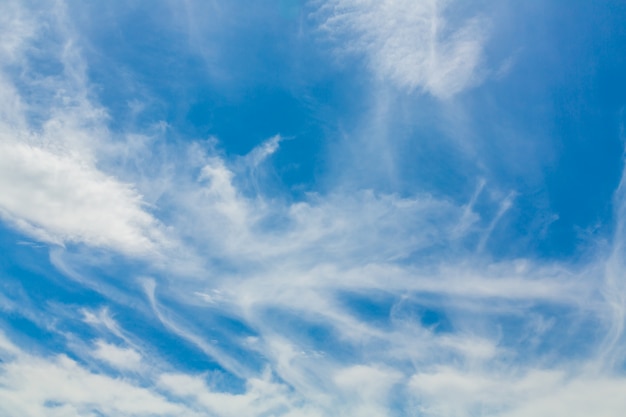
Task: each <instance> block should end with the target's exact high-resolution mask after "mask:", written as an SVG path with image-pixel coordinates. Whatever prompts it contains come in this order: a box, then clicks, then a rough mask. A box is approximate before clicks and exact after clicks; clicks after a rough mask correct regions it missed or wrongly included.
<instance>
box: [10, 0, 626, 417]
mask: <svg viewBox="0 0 626 417" xmlns="http://www.w3.org/2000/svg"><path fill="white" fill-rule="evenodd" d="M10 4H11V8H10V9H11V10H12V12H11V13H13V15H12V16H13V17H12V18H11V19H7V20H2V24H3V25H13V26H10V27H11V28H14V29H15V31H13V32H11V33H14V34H16V35H15V36H13V37H12V38H10V39H9V40H7V41H6V43H4V44H2V45H3V46H2V51H3V52H1V53H2V54H4V55H3V57H5V58H6V59H7V60H6V61H5V64H4V66H3V67H2V68H3V71H2V77H1V78H0V96H1V97H2V98H6V100H0V102H3V103H7V102H10V103H14V105H3V107H2V111H1V114H0V191H1V192H0V213H1V214H2V219H3V220H4V221H5V223H7V224H9V225H11V226H12V227H14V228H16V229H18V230H19V231H20V232H21V233H25V234H28V235H30V237H31V238H32V239H35V240H38V241H40V242H45V243H46V244H49V245H52V246H54V249H53V250H52V251H50V252H49V253H48V254H47V255H48V256H47V257H45V259H43V260H42V264H44V265H45V268H51V267H54V268H56V269H57V270H58V272H59V273H61V274H62V275H63V277H64V278H68V279H70V280H71V285H68V284H67V283H66V282H63V283H61V284H59V283H49V285H50V286H51V287H54V285H59V287H63V288H65V289H66V287H68V286H69V287H71V289H70V290H67V291H71V296H67V297H65V298H64V297H58V298H59V299H55V295H54V294H53V293H54V291H49V292H48V293H46V294H44V295H43V296H42V297H43V299H44V301H45V302H43V303H40V305H38V304H37V303H35V302H32V301H30V300H29V299H28V297H26V296H24V297H22V298H19V299H17V300H9V297H8V296H3V295H0V309H1V311H2V313H3V314H4V315H8V314H9V313H10V314H13V315H15V316H20V317H21V318H22V319H24V320H27V321H28V322H29V323H33V325H34V326H35V327H38V328H39V327H42V328H45V331H46V332H47V334H53V335H54V336H55V337H56V338H57V339H55V340H59V342H58V343H57V344H56V345H55V346H53V347H48V346H30V345H28V343H20V342H21V339H20V338H19V337H17V338H16V340H9V337H12V336H14V335H15V334H16V333H19V332H16V331H8V330H7V331H6V332H5V333H6V334H7V335H9V336H4V334H3V333H0V359H1V360H0V411H1V412H3V413H5V414H7V415H20V416H22V415H23V416H33V417H38V416H50V415H52V416H57V415H58V416H68V415H139V416H140V415H145V416H148V415H156V416H174V415H175V416H201V415H215V416H241V415H246V416H248V415H249V416H269V415H273V416H290V417H303V416H304V417H315V416H320V417H321V416H344V415H355V416H395V415H419V416H422V415H424V416H447V417H456V416H459V417H465V416H473V415H493V416H505V417H530V416H542V415H545V416H547V415H555V414H567V415H572V416H578V415H581V416H582V415H590V414H593V415H598V416H618V415H621V413H623V410H624V407H626V404H625V403H624V400H623V399H622V398H623V395H620V394H619V393H620V392H622V391H623V390H624V387H625V384H626V382H625V381H626V379H625V377H624V375H623V372H622V371H621V370H620V369H621V368H620V366H621V364H622V363H623V360H624V356H623V353H622V352H621V350H620V346H621V344H622V342H623V340H624V314H625V311H626V308H625V307H624V306H625V301H624V297H623V296H622V295H621V294H622V293H623V291H622V290H623V282H622V281H623V280H622V279H621V277H622V275H623V274H624V271H625V270H626V269H625V266H624V264H623V262H622V261H621V259H622V258H623V256H622V255H623V253H622V252H623V246H624V244H623V236H622V235H623V230H622V229H623V222H624V215H625V214H624V213H623V211H624V207H625V205H624V195H623V186H621V187H620V188H619V189H618V190H617V192H616V194H615V202H614V206H615V207H616V208H617V210H616V211H617V213H616V215H617V228H616V234H615V238H614V241H613V242H612V243H611V247H610V249H611V250H610V251H608V254H607V255H596V256H590V257H589V259H588V260H587V261H586V262H578V263H568V262H557V261H553V260H546V259H534V258H532V257H529V258H518V259H501V260H495V259H494V257H493V256H491V255H490V253H489V245H487V241H488V240H490V239H491V238H492V235H493V232H494V230H495V229H496V227H497V226H498V225H499V224H500V222H501V221H502V219H503V218H504V217H505V216H507V213H508V211H509V210H510V209H511V208H513V207H515V205H516V201H517V200H515V199H514V198H513V197H514V194H513V193H511V194H508V196H507V195H506V194H504V195H505V197H504V198H503V199H502V201H501V202H497V201H494V200H496V199H495V198H491V199H490V198H486V197H485V195H487V194H489V189H490V183H489V182H488V181H484V180H478V181H477V182H478V186H477V189H476V191H475V193H474V194H473V195H470V196H469V198H468V201H461V199H457V200H453V199H451V198H449V197H447V196H446V194H445V193H439V194H435V193H427V192H414V193H402V194H400V193H399V192H394V191H393V190H391V191H386V192H384V191H381V190H378V189H373V188H374V187H369V188H368V187H364V186H362V185H359V186H357V187H354V186H351V184H346V183H340V184H337V183H335V184H334V186H330V187H327V188H326V189H325V190H323V191H322V190H318V191H316V192H314V191H311V192H309V193H306V194H305V195H304V196H303V197H301V198H295V197H293V196H286V195H281V194H276V193H267V192H266V190H265V188H264V179H263V175H262V171H263V167H264V164H270V163H271V158H270V157H271V156H272V155H274V154H276V153H278V152H280V151H281V147H282V146H284V143H283V142H282V137H281V136H280V135H276V136H273V137H270V138H268V139H267V140H266V141H265V142H262V143H260V144H259V145H258V146H257V147H255V148H253V149H252V150H251V151H250V152H249V153H248V154H247V155H243V156H231V155H227V154H226V153H225V152H222V151H219V150H218V149H217V148H218V147H219V144H218V141H219V139H212V140H210V141H208V142H207V141H200V140H195V139H189V140H187V141H176V140H171V141H167V140H166V139H167V138H166V136H167V129H153V130H151V131H139V132H136V131H135V132H122V133H117V134H115V135H114V134H113V133H112V132H111V131H110V130H109V129H108V127H107V126H108V118H107V117H108V116H107V113H106V110H105V109H104V108H103V107H102V106H101V105H99V104H98V100H97V99H95V98H94V97H93V95H92V94H91V93H90V91H91V90H90V81H89V77H88V76H87V74H88V71H86V70H85V67H86V63H85V62H83V60H82V58H81V54H80V48H78V47H77V46H76V44H75V43H73V42H71V41H72V40H73V39H74V35H72V33H71V30H69V29H68V30H65V29H64V30H60V29H59V33H57V35H58V39H57V41H58V42H57V41H55V42H53V44H54V46H55V48H51V49H46V50H45V51H44V52H45V54H47V55H46V57H47V59H50V60H52V61H53V62H55V63H57V64H59V65H60V67H59V68H61V70H59V71H57V72H55V73H54V74H47V75H45V74H43V73H42V72H41V71H40V72H37V71H34V72H32V73H28V74H26V73H27V72H28V71H26V72H24V73H19V74H18V72H19V71H18V72H16V71H13V70H12V68H10V67H11V65H14V66H16V67H20V68H22V67H25V66H29V65H31V64H32V62H31V58H32V57H29V56H28V54H27V51H28V50H31V49H32V48H35V49H36V42H34V41H33V39H39V38H41V37H42V36H43V35H42V34H41V33H39V32H38V30H40V27H41V26H43V25H42V23H41V22H39V23H38V22H37V21H36V19H34V20H28V19H26V18H25V16H28V15H29V13H27V12H26V11H25V10H23V9H22V8H21V6H20V5H19V4H18V3H17V2H13V3H10ZM59 4H61V3H59ZM317 4H318V5H319V3H317ZM450 7H452V3H448V2H437V1H429V2H419V3H416V2H409V1H395V2H394V1H381V2H373V1H352V0H333V1H328V2H325V3H323V4H321V5H319V12H318V13H319V14H318V15H317V17H323V18H322V20H323V21H324V23H323V27H324V28H325V29H326V30H328V31H329V33H331V34H332V35H333V36H338V37H342V39H345V40H346V45H347V49H348V50H349V52H357V53H361V54H364V55H365V56H366V59H367V60H368V62H369V63H370V66H371V68H372V70H373V71H375V72H376V74H378V76H379V77H381V79H384V80H386V81H387V82H389V81H391V82H392V83H395V84H396V85H397V86H400V87H402V88H409V89H420V90H423V91H426V92H428V93H430V94H432V95H434V96H436V97H438V98H441V99H445V98H448V97H452V96H453V95H455V94H458V93H460V92H461V91H465V90H466V89H468V88H469V87H470V86H471V85H474V83H477V82H479V81H480V68H481V63H480V62H481V58H480V57H481V53H482V52H481V51H482V48H483V44H484V42H485V39H486V38H485V36H486V34H485V32H484V31H483V21H482V20H480V19H479V18H474V19H472V18H470V19H469V20H462V21H461V23H460V24H457V23H446V22H453V21H454V22H457V20H455V19H452V17H450V16H451V14H450V12H449V9H447V8H450ZM187 10H193V9H192V8H188V9H187ZM54 11H55V13H52V15H54V16H56V19H60V20H58V21H51V22H49V26H48V27H49V28H52V29H51V30H53V29H54V28H55V27H57V26H58V27H62V28H67V27H69V23H68V21H67V20H63V19H64V18H63V13H64V11H63V8H62V7H60V8H59V9H58V10H57V9H54ZM39 18H42V17H37V19H39ZM55 25H56V26H55ZM7 27H8V26H7ZM53 31H54V30H53ZM55 33H56V32H55ZM3 42H4V41H3ZM7 51H8V52H7ZM42 53H43V52H42ZM342 53H343V52H342ZM25 74H26V75H25ZM29 74H30V75H29ZM20 77H26V78H20ZM24 85H28V86H32V88H36V89H37V91H38V92H41V97H44V98H46V102H45V103H43V104H42V103H40V102H37V101H36V100H35V99H34V95H32V94H28V91H27V89H25V88H23V86H24ZM383 107H385V106H383ZM385 111H386V110H385V108H383V109H382V110H380V112H381V114H382V115H381V119H385V120H384V121H383V122H381V125H384V124H385V123H386V122H388V120H386V119H387V115H386V114H384V113H385ZM160 126H163V124H161V125H160ZM386 134H387V133H385V131H384V128H382V127H381V129H380V130H379V131H374V132H372V135H374V136H376V137H374V138H373V139H372V141H371V143H370V144H371V149H369V151H370V152H372V153H375V152H378V153H384V152H385V151H386V150H387V148H386V144H385V143H384V142H385V138H384V137H383V136H385V135H386ZM152 138H156V139H155V140H161V142H160V146H162V147H163V149H164V150H162V151H161V154H162V155H161V154H160V155H159V156H158V157H155V156H154V155H151V154H150V152H148V150H149V148H150V146H152V145H153V144H154V142H153V141H152ZM163 155H164V156H163ZM394 165H395V164H394V163H393V161H391V162H389V169H393V168H394ZM145 196H149V197H145ZM483 197H484V198H483ZM148 200H149V202H150V205H148V204H147V201H148ZM480 205H482V206H485V205H488V206H489V207H488V209H484V210H479V207H478V206H480ZM483 208H484V207H483ZM62 245H66V246H67V248H66V249H63V248H62V247H59V246H62ZM74 245H76V246H79V247H80V250H75V248H73V246H74ZM20 250H24V251H26V250H40V249H39V248H30V247H29V246H27V245H20ZM110 253H113V254H116V255H119V254H122V255H123V257H122V258H124V259H123V260H120V257H119V256H118V257H115V256H113V255H111V256H110V257H108V256H106V255H108V254H110ZM103 254H104V255H103ZM155 260H158V262H155ZM45 268H43V267H42V269H45ZM6 279H7V281H9V282H10V283H12V284H11V285H14V286H15V287H17V288H22V287H21V286H20V282H19V281H20V278H19V277H13V276H7V278H6ZM68 281H69V280H68ZM22 284H23V285H26V284H27V283H26V282H24V283H22ZM8 287H9V284H7V288H8ZM5 290H6V289H5V287H4V286H3V287H0V294H4V292H5ZM6 291H8V290H6ZM46 291H48V290H46ZM14 292H16V293H17V292H18V290H15V291H14ZM83 292H84V293H85V294H88V295H86V296H85V297H84V298H81V296H82V294H83ZM77 294H78V295H77ZM94 294H95V295H94ZM96 296H97V297H96ZM16 298H17V297H16ZM94 300H96V301H94ZM77 311H78V312H80V313H81V314H78V315H77V314H76V312H77ZM116 315H117V316H116ZM47 316H52V317H53V319H50V320H47V321H46V320H44V319H41V317H47ZM0 318H1V319H2V321H0V325H2V326H6V327H7V328H9V327H11V326H10V325H8V324H7V323H9V322H10V320H9V318H6V320H5V317H4V316H3V317H0ZM118 319H119V320H118ZM163 340H166V341H169V342H168V343H164V342H163ZM29 342H32V343H31V344H36V342H35V341H34V339H32V340H31V339H29ZM42 344H45V341H44V342H42ZM165 344H168V345H167V346H165ZM172 351H174V353H172ZM179 352H185V354H180V353H179ZM187 353H189V354H187ZM188 356H193V358H192V359H198V360H200V359H202V360H204V361H206V363H210V366H209V365H206V366H205V362H202V363H203V365H202V366H198V368H200V369H190V368H193V366H192V365H189V364H188V363H186V362H185V361H186V360H187V361H189V360H190V359H189V357H188Z"/></svg>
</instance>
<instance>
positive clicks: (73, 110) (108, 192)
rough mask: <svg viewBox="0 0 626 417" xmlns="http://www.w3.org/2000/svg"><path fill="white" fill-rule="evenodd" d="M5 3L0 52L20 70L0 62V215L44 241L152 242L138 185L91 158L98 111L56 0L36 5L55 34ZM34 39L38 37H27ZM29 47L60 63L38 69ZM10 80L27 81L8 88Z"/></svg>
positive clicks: (99, 134)
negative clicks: (51, 69)
mask: <svg viewBox="0 0 626 417" xmlns="http://www.w3.org/2000/svg"><path fill="white" fill-rule="evenodd" d="M10 5H11V7H9V8H8V9H7V11H10V12H12V14H11V15H10V16H9V17H7V15H6V14H4V15H3V20H2V22H0V23H2V24H3V30H6V31H7V32H8V33H11V37H10V39H9V40H7V41H3V44H2V49H1V50H0V52H1V53H2V54H3V55H4V57H5V58H6V61H5V62H4V64H5V65H9V64H11V65H16V66H18V67H19V68H21V72H18V73H17V74H16V73H15V71H13V72H11V71H9V70H7V69H6V68H5V70H4V71H3V73H2V75H0V95H1V96H2V97H3V100H2V102H3V103H7V105H6V106H3V108H2V109H1V110H0V190H2V192H1V193H0V216H1V217H2V218H3V219H4V220H5V221H7V222H9V223H11V224H12V225H13V226H15V227H16V228H18V229H20V230H21V231H22V232H25V233H27V234H30V235H31V236H33V237H35V238H37V239H39V240H42V241H46V242H49V243H55V244H59V245H63V244H65V243H84V244H87V245H91V246H96V247H103V248H107V249H114V250H116V251H119V252H122V253H127V254H132V255H145V254H148V253H155V252H157V250H158V247H159V245H162V244H164V243H165V238H164V237H163V235H162V233H161V231H160V226H159V223H158V222H157V221H156V220H155V219H154V218H153V217H152V215H151V214H149V213H148V212H147V210H146V208H147V207H146V206H145V204H144V203H143V201H142V197H141V195H140V194H139V193H138V192H137V190H135V189H134V188H133V186H132V185H130V184H125V183H124V182H122V181H119V180H118V179H116V178H115V177H114V176H112V175H110V174H106V173H104V172H102V171H101V169H100V168H99V166H98V158H99V157H101V156H102V157H104V156H105V155H104V154H103V153H102V152H101V151H102V150H103V149H104V148H105V147H103V146H102V147H101V145H99V143H102V142H106V141H108V140H109V138H108V137H107V136H108V132H107V129H106V127H105V124H104V122H105V120H106V113H105V112H104V110H103V109H101V108H99V107H98V106H96V105H93V104H92V102H91V100H90V98H89V95H90V92H89V88H88V86H87V85H86V84H87V82H86V76H85V65H84V63H83V62H82V60H81V58H80V54H79V53H78V51H77V47H76V45H74V43H73V39H72V37H71V34H70V31H69V30H68V29H67V28H69V27H70V26H69V25H68V24H67V21H65V20H64V19H65V17H64V16H63V7H62V5H61V3H59V4H56V5H54V6H53V5H51V10H50V13H49V15H45V16H48V17H46V19H47V20H46V23H47V25H46V26H47V27H48V30H49V31H52V32H53V33H55V35H57V36H58V38H59V39H60V40H59V41H58V42H56V43H55V41H54V40H53V39H55V37H54V36H50V34H49V33H45V31H44V30H42V27H44V25H43V23H42V22H37V21H36V19H27V18H26V16H29V14H30V13H28V12H26V11H25V10H24V9H22V7H20V6H19V3H18V2H12V3H10ZM35 15H37V14H36V13H35ZM40 17H41V16H40ZM55 19H57V20H58V21H57V20H55ZM6 25H9V27H5V26H6ZM14 27H15V29H16V30H15V31H13V29H14ZM17 29H19V30H17ZM47 36H48V37H50V38H51V39H47V38H46V37H47ZM9 41H10V42H9ZM43 41H45V42H47V43H46V45H45V47H41V46H38V44H37V43H36V42H43ZM5 43H6V45H5ZM29 54H31V55H32V54H34V55H43V56H45V57H46V59H49V60H50V61H51V62H56V63H58V64H59V66H60V67H61V68H63V71H62V72H60V73H53V74H51V75H45V74H38V73H37V72H36V69H34V68H31V66H32V63H31V62H30V55H29ZM19 84H26V85H28V86H29V88H30V89H31V90H32V91H30V90H28V89H18V88H16V87H15V85H19Z"/></svg>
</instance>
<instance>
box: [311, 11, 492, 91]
mask: <svg viewBox="0 0 626 417" xmlns="http://www.w3.org/2000/svg"><path fill="white" fill-rule="evenodd" d="M449 3H450V2H448V1H437V0H435V1H418V2H416V1H411V0H400V1H374V0H372V1H355V0H331V1H328V2H325V3H324V4H323V6H322V8H321V12H322V14H323V15H324V16H326V20H325V21H324V23H323V25H322V28H323V29H325V30H327V31H328V32H329V35H330V36H331V37H333V38H335V37H337V38H338V39H339V41H338V45H337V49H338V50H339V52H341V53H344V52H357V53H362V54H365V56H366V59H367V60H368V61H369V64H370V67H371V69H372V70H373V71H374V72H375V73H376V74H377V75H378V76H379V77H381V78H383V79H388V80H390V81H392V82H393V83H395V84H397V85H398V86H400V87H408V88H409V89H420V90H423V91H426V92H428V93H430V94H432V95H434V96H436V97H438V98H448V97H451V96H453V95H454V94H456V93H459V92H461V91H463V90H465V89H466V88H468V87H470V86H472V85H473V84H475V83H477V82H478V81H480V78H481V74H480V64H481V59H482V53H483V44H484V41H485V37H486V36H485V35H486V33H485V31H486V22H485V21H484V20H483V19H480V18H476V17H472V18H469V19H465V21H463V22H462V23H461V25H460V26H458V27H456V26H455V25H451V24H449V22H448V19H447V18H446V17H447V16H446V15H447V13H446V12H447V10H446V9H448V8H452V7H451V6H450V4H449Z"/></svg>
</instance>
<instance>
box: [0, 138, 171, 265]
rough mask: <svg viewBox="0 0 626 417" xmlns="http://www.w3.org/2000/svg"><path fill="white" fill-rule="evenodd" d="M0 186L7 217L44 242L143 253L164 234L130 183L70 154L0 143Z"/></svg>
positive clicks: (1, 201) (6, 218)
mask: <svg viewBox="0 0 626 417" xmlns="http://www.w3.org/2000/svg"><path fill="white" fill-rule="evenodd" d="M0 189H2V193H0V209H1V211H2V216H3V217H4V219H5V220H8V221H9V222H11V223H13V224H14V225H16V226H17V227H18V228H20V229H21V230H22V231H25V232H27V233H29V234H31V235H33V236H34V237H36V238H38V239H40V240H43V241H47V242H51V243H56V244H64V243H86V244H88V245H92V246H96V247H106V248H111V249H115V250H120V251H122V252H125V253H131V254H142V253H149V252H151V251H154V250H155V249H156V246H157V244H158V241H159V240H161V239H162V238H161V236H160V235H159V232H158V231H157V229H158V224H157V222H156V221H155V220H154V219H153V218H152V216H151V215H150V214H148V213H147V212H146V211H145V210H144V209H143V207H142V202H141V196H140V195H139V194H138V193H137V192H136V191H135V190H133V189H132V187H130V186H128V185H126V184H123V183H120V182H119V181H117V180H116V179H114V178H112V177H110V176H107V175H105V174H103V173H102V172H100V171H98V170H97V169H95V168H94V167H92V166H89V164H88V163H85V162H84V161H81V160H80V159H79V158H76V157H73V156H70V155H58V154H55V153H53V152H51V151H48V150H46V149H43V148H41V147H36V146H32V145H29V144H25V143H15V142H13V143H11V142H9V141H6V142H4V143H2V142H0Z"/></svg>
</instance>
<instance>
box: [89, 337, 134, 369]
mask: <svg viewBox="0 0 626 417" xmlns="http://www.w3.org/2000/svg"><path fill="white" fill-rule="evenodd" d="M93 356H94V357H96V358H98V359H101V360H103V361H105V362H107V363H108V364H110V365H112V366H114V367H116V368H120V369H124V370H136V369H139V367H140V365H141V355H140V354H139V352H137V351H136V350H134V349H132V348H122V347H119V346H117V345H113V344H110V343H106V342H105V341H103V340H98V341H97V342H96V349H95V350H94V351H93Z"/></svg>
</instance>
